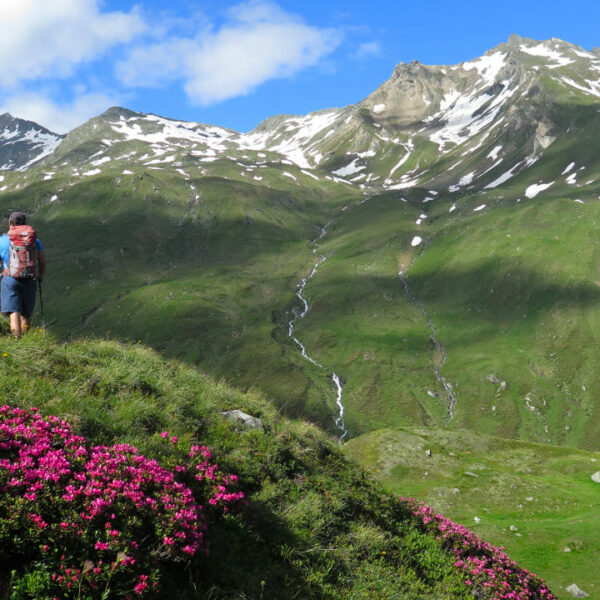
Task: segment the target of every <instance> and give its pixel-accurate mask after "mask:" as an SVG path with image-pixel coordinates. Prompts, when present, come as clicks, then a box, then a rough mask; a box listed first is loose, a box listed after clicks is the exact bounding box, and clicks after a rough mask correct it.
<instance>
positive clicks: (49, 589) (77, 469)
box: [0, 406, 243, 599]
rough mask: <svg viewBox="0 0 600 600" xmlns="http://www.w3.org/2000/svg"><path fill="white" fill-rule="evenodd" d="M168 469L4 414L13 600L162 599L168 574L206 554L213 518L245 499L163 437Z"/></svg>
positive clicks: (57, 425) (0, 545)
mask: <svg viewBox="0 0 600 600" xmlns="http://www.w3.org/2000/svg"><path fill="white" fill-rule="evenodd" d="M159 438H160V439H162V441H163V443H164V444H165V446H166V448H165V460H164V461H162V462H163V464H159V462H158V461H157V460H155V459H150V458H147V457H145V456H143V455H142V454H140V453H139V452H138V451H137V449H136V448H135V447H133V446H131V445H128V444H115V445H112V446H94V447H90V446H88V445H87V444H86V440H85V439H84V438H83V437H81V436H78V435H74V434H73V432H72V430H71V427H70V426H69V425H68V424H67V423H66V422H65V421H64V420H61V419H59V418H58V417H54V416H49V417H42V416H41V415H40V414H39V412H38V411H37V410H36V409H30V410H25V409H20V408H11V407H9V406H2V407H0V563H1V564H2V565H3V567H4V568H7V567H8V569H9V570H10V572H11V582H10V585H11V587H12V595H11V596H10V597H11V598H36V599H42V598H63V597H77V598H90V599H92V598H94V599H95V598H137V597H140V598H141V597H152V596H156V595H159V594H160V589H161V578H162V577H163V576H164V573H165V570H166V569H171V572H172V569H173V567H174V566H175V567H177V566H180V567H185V566H189V565H190V563H192V562H193V561H194V559H198V558H201V557H202V555H203V554H204V553H206V551H207V542H206V539H205V534H206V530H207V518H206V515H207V511H210V512H211V514H213V515H214V514H215V513H219V514H221V515H222V514H226V513H227V512H228V511H229V507H230V506H231V505H232V504H236V503H239V501H240V500H241V499H242V497H243V494H242V493H241V492H236V491H232V487H233V486H234V484H235V482H236V480H237V478H236V477H235V476H234V475H225V474H223V473H221V472H220V471H219V468H218V466H217V465H215V464H213V463H212V461H211V454H210V452H209V450H208V449H207V448H206V447H204V446H196V445H192V446H191V447H189V448H187V451H186V452H184V451H183V449H181V448H179V441H178V439H177V438H176V437H175V436H170V435H169V434H168V433H167V432H163V433H161V434H160V436H159Z"/></svg>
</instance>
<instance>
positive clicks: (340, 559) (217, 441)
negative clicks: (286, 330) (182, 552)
mask: <svg viewBox="0 0 600 600" xmlns="http://www.w3.org/2000/svg"><path fill="white" fill-rule="evenodd" d="M2 354H3V355H6V356H2V360H3V361H4V364H3V369H2V370H0V386H1V389H3V390H4V391H5V392H4V393H5V400H6V401H7V402H9V403H11V404H13V405H16V404H21V405H23V406H33V405H39V406H40V408H41V410H42V411H43V412H44V413H54V414H59V415H60V416H61V417H65V418H68V419H69V421H70V422H71V423H73V425H74V427H75V429H76V431H77V433H80V434H84V435H85V436H86V437H87V438H88V439H89V440H90V442H91V443H101V444H111V443H115V442H117V443H123V442H127V443H130V444H135V445H136V446H137V447H138V448H139V449H140V452H143V453H144V454H145V455H147V456H148V457H151V458H153V457H157V456H160V455H161V453H162V452H163V446H164V444H162V440H161V439H160V438H159V437H158V436H157V435H156V434H157V433H160V432H161V431H163V430H166V429H168V430H169V431H171V432H172V433H173V434H174V435H177V436H178V437H179V438H180V441H181V442H182V443H186V444H190V443H195V444H197V443H202V444H206V445H207V446H209V447H210V448H211V450H212V451H213V454H214V456H215V460H216V461H218V463H219V465H220V468H221V470H222V471H223V472H225V473H237V474H238V475H239V477H240V482H239V483H240V489H241V490H242V491H243V492H244V493H245V495H246V498H247V502H248V505H247V506H246V507H245V508H244V511H243V513H242V514H240V515H235V516H231V517H230V518H228V519H225V520H215V522H214V523H211V527H210V531H209V535H208V543H209V545H210V553H209V555H208V556H207V557H206V558H205V559H204V560H202V561H199V563H198V565H197V566H196V567H195V568H193V569H189V570H188V571H187V575H186V578H182V577H175V576H173V577H172V578H171V579H169V578H168V577H167V578H165V579H164V585H163V594H164V597H169V594H171V595H173V594H177V595H178V597H182V598H190V599H191V598H205V597H211V598H261V597H262V598H278V599H286V598H290V599H291V598H332V599H333V598H352V599H354V598H356V599H358V598H374V597H377V598H403V599H407V598H428V597H429V598H436V599H441V598H457V599H460V598H470V597H472V596H471V594H472V589H470V588H469V585H468V584H466V583H465V579H466V577H465V575H464V574H463V573H461V572H460V571H459V570H458V569H457V567H456V565H455V564H454V563H455V562H456V557H455V556H454V554H452V552H451V550H450V548H447V547H445V545H444V544H445V542H444V540H443V538H442V537H441V536H439V535H437V534H436V532H431V531H427V527H426V526H425V525H424V523H423V522H422V521H421V520H420V519H419V518H418V517H416V516H415V515H414V514H413V510H412V509H411V507H410V505H409V504H406V503H402V502H401V501H399V499H397V498H394V497H392V496H389V495H386V494H384V493H383V492H382V491H381V490H380V489H379V488H378V487H377V486H376V485H375V484H374V483H373V482H372V481H370V480H369V479H367V478H366V476H365V475H364V473H363V472H362V471H361V470H360V468H359V467H357V466H356V465H355V464H353V463H352V462H350V461H349V460H348V459H347V458H346V457H345V456H344V453H343V451H342V449H340V448H339V447H337V446H336V445H335V444H333V443H332V442H331V441H330V440H329V439H328V438H327V437H326V436H325V435H324V434H323V433H322V432H320V431H319V430H318V429H316V428H315V427H313V426H311V425H308V424H306V423H303V422H299V421H289V420H286V419H283V418H281V417H279V416H278V415H277V414H276V412H275V411H274V409H273V406H272V405H271V404H269V403H267V402H265V401H264V400H262V399H261V398H259V397H257V396H256V395H255V394H253V393H249V394H241V393H239V392H236V391H234V390H232V389H231V388H228V387H226V386H223V385H220V384H216V383H214V382H213V381H211V380H210V379H209V378H207V377H206V376H204V375H202V374H200V373H198V372H196V371H194V370H192V369H189V368H186V367H183V366H182V365H179V364H177V363H174V362H165V361H163V360H161V359H160V358H159V357H158V356H157V355H156V354H154V353H153V352H151V351H149V350H147V349H145V348H142V347H140V346H136V347H133V348H132V347H126V346H122V345H118V344H114V343H105V342H86V341H82V342H77V343H71V344H66V345H57V344H53V343H44V342H43V340H42V339H41V336H37V335H33V336H31V337H29V338H27V339H26V340H22V341H20V342H13V341H12V340H6V342H5V344H4V351H3V352H2ZM234 408H239V409H241V410H244V411H246V412H248V413H251V414H253V415H255V416H257V417H259V418H261V419H262V420H263V424H264V429H263V430H261V429H258V430H247V429H240V428H239V427H237V426H236V425H234V424H232V423H230V422H229V421H227V420H226V419H224V418H223V416H222V414H221V413H222V411H226V410H230V409H234ZM437 538H440V539H437ZM466 549H468V548H466ZM538 588H539V586H538ZM477 590H478V592H480V593H481V597H483V598H485V597H488V598H489V597H492V596H491V594H490V593H487V592H486V591H485V589H484V588H483V587H482V586H480V585H478V586H477ZM522 597H523V598H538V597H541V596H536V595H530V596H527V595H524V596H522Z"/></svg>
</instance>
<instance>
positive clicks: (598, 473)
mask: <svg viewBox="0 0 600 600" xmlns="http://www.w3.org/2000/svg"><path fill="white" fill-rule="evenodd" d="M592 481H595V482H596V483H600V471H596V472H595V473H594V474H593V475H592Z"/></svg>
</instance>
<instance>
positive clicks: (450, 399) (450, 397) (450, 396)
mask: <svg viewBox="0 0 600 600" xmlns="http://www.w3.org/2000/svg"><path fill="white" fill-rule="evenodd" d="M431 237H432V236H430V237H428V238H427V239H426V240H425V242H424V243H423V248H422V250H421V252H419V253H418V254H415V256H414V257H413V259H412V261H411V263H410V265H409V266H408V268H407V269H405V270H404V271H400V272H399V273H398V277H399V278H400V281H401V283H402V285H403V286H404V292H405V293H406V295H407V296H408V298H410V300H411V302H412V303H413V304H414V305H415V306H416V307H417V309H418V310H419V312H420V313H421V314H422V315H423V317H425V321H426V323H427V328H428V329H429V338H430V339H431V341H432V342H433V345H434V347H435V349H436V350H437V351H438V352H439V355H440V356H441V360H440V361H439V364H437V365H436V366H435V368H434V370H433V372H434V374H435V378H436V379H437V381H438V383H439V384H440V385H441V386H442V388H443V389H444V392H445V394H446V401H447V406H448V420H447V421H446V425H447V424H448V423H450V421H452V419H453V418H454V407H455V405H456V396H455V395H454V392H453V391H452V384H451V383H449V382H448V381H447V379H446V378H445V377H444V376H443V375H442V373H441V370H442V368H443V367H444V365H445V364H446V360H447V358H448V355H447V353H446V348H444V346H442V344H441V343H440V341H439V339H438V337H437V332H436V329H435V325H434V323H433V320H432V319H431V315H430V314H429V313H428V312H427V309H426V308H425V305H424V304H423V303H422V302H421V301H420V300H419V299H418V298H417V297H416V296H415V295H414V294H413V293H412V291H411V289H410V287H409V285H408V281H407V279H406V272H407V271H409V270H410V268H411V267H412V266H413V264H414V263H415V261H416V260H417V258H419V256H422V255H423V254H424V253H425V251H426V250H427V247H428V246H429V243H430V241H431Z"/></svg>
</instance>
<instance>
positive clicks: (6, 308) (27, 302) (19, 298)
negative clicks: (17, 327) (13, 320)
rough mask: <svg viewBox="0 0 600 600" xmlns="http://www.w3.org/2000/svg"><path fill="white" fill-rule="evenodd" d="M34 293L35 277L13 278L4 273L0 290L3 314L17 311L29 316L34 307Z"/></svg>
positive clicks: (35, 291)
mask: <svg viewBox="0 0 600 600" xmlns="http://www.w3.org/2000/svg"><path fill="white" fill-rule="evenodd" d="M36 293H37V280H36V279H15V278H14V277H9V276H8V275H5V276H4V277H2V289H1V291H0V300H1V304H2V307H1V310H2V312H3V313H5V314H9V313H13V312H19V313H21V314H22V315H23V316H24V317H27V318H29V317H31V315H32V314H33V309H34V307H35V295H36Z"/></svg>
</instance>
